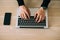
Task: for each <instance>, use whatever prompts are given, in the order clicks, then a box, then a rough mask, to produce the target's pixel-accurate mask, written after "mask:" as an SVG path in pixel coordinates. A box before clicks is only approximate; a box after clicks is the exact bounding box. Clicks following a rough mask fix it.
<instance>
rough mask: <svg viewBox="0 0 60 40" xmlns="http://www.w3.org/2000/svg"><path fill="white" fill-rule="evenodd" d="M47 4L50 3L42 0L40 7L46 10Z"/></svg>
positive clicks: (48, 0) (47, 0)
mask: <svg viewBox="0 0 60 40" xmlns="http://www.w3.org/2000/svg"><path fill="white" fill-rule="evenodd" d="M49 3H50V0H43V2H42V4H41V7H44V8H45V9H46V8H48V4H49Z"/></svg>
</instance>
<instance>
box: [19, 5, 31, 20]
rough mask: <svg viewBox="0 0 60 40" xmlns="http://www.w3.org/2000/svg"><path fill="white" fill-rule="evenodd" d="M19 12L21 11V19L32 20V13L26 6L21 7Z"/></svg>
mask: <svg viewBox="0 0 60 40" xmlns="http://www.w3.org/2000/svg"><path fill="white" fill-rule="evenodd" d="M19 10H20V17H21V18H22V19H29V18H30V11H29V9H28V8H27V7H26V6H24V5H22V6H19Z"/></svg>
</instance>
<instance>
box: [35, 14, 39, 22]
mask: <svg viewBox="0 0 60 40" xmlns="http://www.w3.org/2000/svg"><path fill="white" fill-rule="evenodd" d="M38 20H39V15H38V14H37V16H36V22H37V21H38Z"/></svg>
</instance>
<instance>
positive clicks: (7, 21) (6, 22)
mask: <svg viewBox="0 0 60 40" xmlns="http://www.w3.org/2000/svg"><path fill="white" fill-rule="evenodd" d="M10 22H11V13H8V12H7V13H5V16H4V25H10Z"/></svg>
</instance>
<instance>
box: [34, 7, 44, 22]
mask: <svg viewBox="0 0 60 40" xmlns="http://www.w3.org/2000/svg"><path fill="white" fill-rule="evenodd" d="M34 18H35V21H36V22H37V23H39V22H41V21H43V20H44V19H45V10H44V9H43V7H41V8H40V9H39V10H38V11H37V12H36V13H35V16H34Z"/></svg>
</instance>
